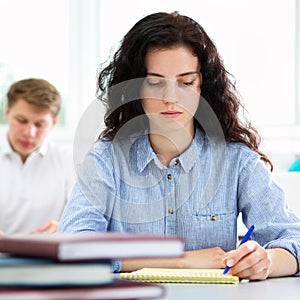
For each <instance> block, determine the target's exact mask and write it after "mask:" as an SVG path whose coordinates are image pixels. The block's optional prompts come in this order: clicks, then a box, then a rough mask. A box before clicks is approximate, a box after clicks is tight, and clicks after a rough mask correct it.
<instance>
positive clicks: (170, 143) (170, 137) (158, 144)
mask: <svg viewBox="0 0 300 300" xmlns="http://www.w3.org/2000/svg"><path fill="white" fill-rule="evenodd" d="M193 138H194V133H193V135H191V133H190V132H188V131H187V130H181V131H180V132H178V131H175V132H174V131H173V132H168V133H167V134H166V133H162V132H161V133H151V132H150V134H149V139H150V143H151V146H152V148H153V151H154V152H155V153H156V155H157V157H158V159H159V160H160V161H161V162H162V163H163V164H164V165H165V166H167V167H168V166H169V164H170V162H171V160H172V159H173V158H175V157H178V156H179V155H180V154H182V153H183V152H184V151H185V150H186V149H187V148H188V147H189V146H190V144H191V143H192V140H193Z"/></svg>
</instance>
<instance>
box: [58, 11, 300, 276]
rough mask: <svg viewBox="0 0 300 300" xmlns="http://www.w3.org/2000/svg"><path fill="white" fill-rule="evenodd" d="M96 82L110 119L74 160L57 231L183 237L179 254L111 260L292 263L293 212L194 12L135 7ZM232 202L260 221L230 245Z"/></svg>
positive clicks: (272, 269)
mask: <svg viewBox="0 0 300 300" xmlns="http://www.w3.org/2000/svg"><path fill="white" fill-rule="evenodd" d="M98 84H99V90H100V91H101V95H100V99H101V100H102V101H104V102H105V104H106V105H107V114H106V117H105V124H106V128H105V130H104V131H103V132H102V134H101V136H100V138H99V140H98V141H97V142H96V143H95V144H94V146H93V148H92V149H91V150H90V151H89V153H88V154H87V156H86V159H85V161H84V163H83V164H82V166H81V170H80V172H79V174H78V181H77V184H76V186H75V188H74V190H73V193H72V196H71V199H70V200H69V202H68V204H67V207H66V209H65V211H64V214H63V216H62V219H61V222H60V229H59V230H60V231H73V232H77V231H118V232H135V233H149V234H150V233H151V234H161V235H177V236H181V237H183V238H184V239H185V250H186V252H185V253H184V256H183V257H180V258H176V259H175V258H172V259H147V260H145V259H143V260H138V259H135V260H130V259H126V260H123V261H116V262H115V263H114V270H115V271H120V270H122V271H130V270H135V269H139V268H142V267H177V268H178V267H179V268H223V267H224V266H225V265H226V264H227V265H228V266H230V267H231V269H230V271H229V273H231V274H234V275H238V276H240V277H241V278H248V279H251V280H254V279H258V280H262V279H265V278H267V277H269V276H272V277H274V276H285V275H292V274H297V275H299V259H300V234H299V233H300V220H299V218H298V217H297V216H296V215H295V214H294V213H293V212H292V211H291V210H289V209H288V208H287V206H286V203H285V202H284V193H283V191H282V189H281V188H280V187H279V186H278V185H277V184H276V183H275V182H274V181H273V180H272V177H271V173H270V169H271V168H272V164H271V162H270V160H269V159H268V157H267V156H266V155H264V154H263V153H261V152H260V151H259V149H258V146H259V143H260V139H259V135H258V133H257V132H256V130H255V129H254V128H253V127H252V126H251V124H250V123H249V122H246V121H243V120H241V119H240V116H241V114H240V112H239V109H240V108H241V104H240V100H239V98H238V94H237V92H236V90H235V87H234V85H233V84H232V83H231V81H230V79H229V74H228V72H227V71H226V70H225V68H224V66H223V63H222V60H221V59H220V57H219V54H218V52H217V49H216V47H215V46H214V44H213V43H212V41H211V40H210V38H209V37H208V36H207V34H206V33H205V31H204V30H203V28H202V27H201V26H200V25H199V24H198V23H196V22H195V21H194V20H192V19H190V18H188V17H186V16H182V15H180V14H178V13H172V14H167V13H155V14H152V15H149V16H147V17H145V18H143V19H142V20H140V21H139V22H137V23H136V24H135V25H134V26H133V28H132V29H131V30H130V31H129V32H128V33H127V34H126V35H125V37H124V39H123V41H122V43H121V46H120V48H119V50H118V51H117V52H116V53H115V55H114V57H113V60H112V62H111V63H110V64H109V65H108V66H107V67H106V68H105V69H103V70H102V72H101V73H100V74H99V79H98ZM239 213H241V214H242V216H243V221H244V223H245V225H246V226H247V227H250V226H251V225H252V224H254V225H255V228H256V229H255V231H254V233H253V235H252V238H253V240H251V241H248V242H246V243H244V244H243V245H242V246H240V247H239V248H238V249H236V250H233V249H235V248H236V244H237V238H236V237H237V217H238V215H239Z"/></svg>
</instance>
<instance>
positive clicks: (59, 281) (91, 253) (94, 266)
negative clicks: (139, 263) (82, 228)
mask: <svg viewBox="0 0 300 300" xmlns="http://www.w3.org/2000/svg"><path fill="white" fill-rule="evenodd" d="M0 253H1V254H0V299H5V300H12V299H23V300H26V299H28V300H29V299H30V300H34V299H48V300H50V299H72V300H75V299H107V300H109V299H145V298H147V299H157V298H161V297H163V296H164V294H165V289H164V287H163V286H161V285H157V284H155V283H151V284H149V283H147V284H146V283H141V282H135V281H128V280H122V279H121V280H120V279H117V278H116V276H114V274H113V273H112V270H111V263H112V260H118V259H124V258H148V257H176V256H180V255H182V253H183V241H182V240H181V239H179V238H175V237H161V236H153V235H138V234H127V233H126V234H125V233H124V234H123V233H109V232H105V233H100V232H97V233H96V232H89V233H56V234H40V235H30V234H28V235H27V234H26V235H25V234H15V235H10V236H4V237H0Z"/></svg>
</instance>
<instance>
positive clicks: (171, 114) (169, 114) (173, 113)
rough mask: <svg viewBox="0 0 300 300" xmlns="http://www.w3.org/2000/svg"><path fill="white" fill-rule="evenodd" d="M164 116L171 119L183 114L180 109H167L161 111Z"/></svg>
mask: <svg viewBox="0 0 300 300" xmlns="http://www.w3.org/2000/svg"><path fill="white" fill-rule="evenodd" d="M161 114H162V115H163V116H164V117H166V118H169V119H175V118H177V117H178V116H180V115H181V114H182V112H180V111H165V112H162V113H161Z"/></svg>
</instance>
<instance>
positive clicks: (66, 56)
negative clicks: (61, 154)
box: [0, 0, 300, 171]
mask: <svg viewBox="0 0 300 300" xmlns="http://www.w3.org/2000/svg"><path fill="white" fill-rule="evenodd" d="M158 11H165V12H173V11H179V12H180V13H181V14H186V15H188V16H190V17H192V18H194V19H195V20H196V21H198V22H199V23H200V24H201V25H202V26H203V27H204V29H205V30H206V32H207V33H208V35H209V36H210V37H211V38H212V40H213V41H214V42H215V44H216V46H217V48H218V50H219V52H220V54H221V56H222V58H223V60H224V64H225V67H226V69H227V70H228V71H229V72H230V73H231V74H233V75H234V77H235V80H236V85H237V88H238V90H239V92H240V93H241V95H242V97H243V101H244V104H245V106H246V108H247V111H248V116H249V118H250V120H252V123H253V124H254V125H255V126H256V127H257V128H258V129H259V130H260V132H261V134H262V137H263V142H262V150H263V151H265V152H267V153H268V154H269V156H270V157H271V159H272V160H273V162H274V165H275V170H277V171H284V170H287V169H288V167H289V165H290V164H291V163H292V162H293V160H294V159H295V158H296V157H298V156H300V88H299V86H300V1H298V0H263V1H262V0H243V1H240V0H226V1H223V0H197V1H182V0H181V1H177V0H171V1H167V0H165V1H161V0H160V1H159V0H150V1H148V0H144V1H137V0H127V1H118V0H70V1H69V0H26V1H23V0H0V39H1V46H0V132H2V131H4V130H6V124H5V120H4V119H3V109H4V105H5V101H6V96H5V95H6V92H7V89H8V87H9V86H10V85H11V84H12V83H13V82H14V81H16V80H20V79H23V78H28V77H38V78H45V79H47V80H49V81H50V82H51V83H53V84H54V85H55V86H56V87H57V88H58V89H59V91H60V92H61V94H62V97H63V108H62V111H61V115H60V124H59V127H58V128H56V129H55V131H54V132H53V138H54V139H55V140H57V141H59V142H62V143H64V144H67V145H70V147H72V146H73V142H74V136H75V132H76V128H77V125H78V122H79V120H80V118H81V117H82V115H83V113H84V112H85V111H86V109H87V108H88V107H89V106H90V105H91V103H92V102H93V101H94V100H95V92H96V77H97V73H98V71H99V70H100V68H101V64H102V63H104V62H105V61H106V60H107V59H108V58H109V56H110V54H111V53H113V51H114V49H116V47H117V46H118V43H119V41H120V40H121V38H122V36H123V35H124V34H125V33H126V32H127V31H128V30H129V29H130V28H131V27H132V26H133V25H134V23H135V22H137V21H138V20H139V19H141V18H142V17H143V16H145V15H147V14H149V13H153V12H158Z"/></svg>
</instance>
